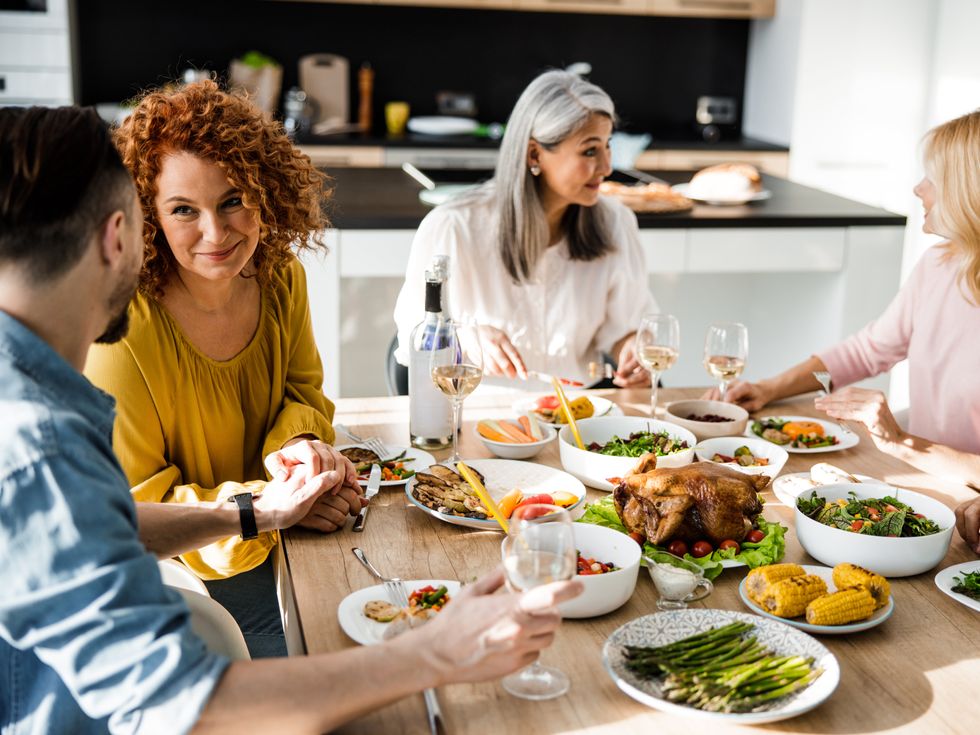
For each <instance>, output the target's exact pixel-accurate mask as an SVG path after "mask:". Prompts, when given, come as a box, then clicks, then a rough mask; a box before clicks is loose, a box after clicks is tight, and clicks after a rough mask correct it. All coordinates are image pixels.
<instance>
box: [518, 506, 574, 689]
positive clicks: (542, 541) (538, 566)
mask: <svg viewBox="0 0 980 735" xmlns="http://www.w3.org/2000/svg"><path fill="white" fill-rule="evenodd" d="M500 549H501V554H502V556H503V561H504V571H505V572H506V574H507V581H508V582H509V583H510V586H511V587H513V588H514V589H515V590H518V591H521V592H523V591H525V590H529V589H531V588H533V587H538V586H540V585H543V584H548V583H549V582H558V581H560V580H565V579H571V578H572V577H574V576H575V562H576V558H577V556H578V555H577V552H576V551H575V536H574V534H573V533H572V517H571V516H570V515H569V514H568V511H567V510H565V509H563V508H559V507H557V506H555V505H539V504H533V505H523V506H520V507H519V508H515V509H514V513H513V515H511V517H510V531H509V533H508V535H507V537H506V538H505V539H504V540H503V542H502V543H501V545H500ZM501 684H502V685H503V687H504V689H506V690H507V691H508V692H510V693H511V694H512V695H514V696H515V697H520V698H521V699H553V698H554V697H560V696H561V695H562V694H564V693H565V692H567V691H568V687H569V685H570V682H569V680H568V676H567V675H566V674H565V673H564V672H562V671H560V670H558V669H556V668H553V667H550V666H542V665H541V664H540V663H538V662H537V661H535V662H534V663H533V664H531V665H530V666H528V667H526V668H524V669H521V670H520V671H518V672H517V673H515V674H511V675H510V676H506V677H504V678H503V680H501Z"/></svg>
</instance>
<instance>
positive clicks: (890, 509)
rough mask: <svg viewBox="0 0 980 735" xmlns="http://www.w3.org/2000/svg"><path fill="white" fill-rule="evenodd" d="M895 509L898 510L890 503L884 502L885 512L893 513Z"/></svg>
mask: <svg viewBox="0 0 980 735" xmlns="http://www.w3.org/2000/svg"><path fill="white" fill-rule="evenodd" d="M896 511H898V508H896V507H895V506H894V505H892V504H891V503H886V504H885V512H886V513H895V512H896Z"/></svg>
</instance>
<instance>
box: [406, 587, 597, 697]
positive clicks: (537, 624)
mask: <svg viewBox="0 0 980 735" xmlns="http://www.w3.org/2000/svg"><path fill="white" fill-rule="evenodd" d="M503 583H504V575H503V571H502V570H501V569H500V568H498V569H497V570H496V571H494V572H493V573H491V574H489V575H487V576H486V577H483V578H482V579H480V580H479V581H477V582H476V583H475V584H472V585H469V586H467V587H464V588H463V590H462V591H461V592H460V593H459V594H458V595H456V596H455V597H454V598H453V600H452V602H450V603H449V605H447V606H446V607H445V608H444V609H443V611H442V612H440V613H439V614H438V615H437V616H436V617H435V618H434V619H433V620H431V621H429V622H428V623H426V624H425V625H423V626H422V627H421V628H418V629H416V630H414V631H411V632H410V633H406V634H405V637H406V638H407V637H409V636H412V637H413V639H414V640H413V648H414V649H415V650H418V651H425V652H426V659H427V661H428V663H429V664H430V665H432V666H434V667H435V669H436V671H435V672H434V673H435V677H436V679H437V680H438V681H439V682H440V683H443V684H446V683H449V682H471V681H484V680H487V679H496V678H499V677H501V676H504V675H505V674H509V673H511V672H512V671H517V670H518V669H521V668H523V667H525V666H527V665H528V664H530V663H533V662H534V661H535V660H536V659H537V657H538V654H539V653H540V651H541V650H542V649H544V648H547V647H548V646H550V645H551V642H552V640H553V639H554V636H555V631H556V630H557V629H558V626H559V625H560V624H561V615H560V614H559V613H558V609H557V605H558V604H559V603H561V602H564V601H565V600H570V599H572V598H573V597H576V596H578V595H579V594H581V592H582V589H583V587H582V583H581V582H579V581H578V580H572V581H568V582H555V583H553V584H548V585H544V586H542V587H535V588H534V589H532V590H529V591H528V592H525V593H523V594H521V593H515V592H505V591H498V590H500V588H501V587H502V586H503ZM494 593H497V594H494ZM419 641H421V644H420V643H418V642H419Z"/></svg>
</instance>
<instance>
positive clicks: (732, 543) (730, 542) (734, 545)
mask: <svg viewBox="0 0 980 735" xmlns="http://www.w3.org/2000/svg"><path fill="white" fill-rule="evenodd" d="M760 533H761V531H760ZM718 548H719V549H721V550H724V549H735V553H736V554H737V553H738V552H739V551H741V547H740V546H739V545H738V541H736V540H735V539H730V538H726V539H725V540H724V541H722V542H721V543H720V544H718Z"/></svg>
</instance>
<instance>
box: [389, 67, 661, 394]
mask: <svg viewBox="0 0 980 735" xmlns="http://www.w3.org/2000/svg"><path fill="white" fill-rule="evenodd" d="M615 117H616V113H615V110H614V107H613V103H612V100H610V99H609V96H608V95H607V94H606V93H605V92H603V91H602V90H601V89H600V88H599V87H597V86H596V85H594V84H591V83H590V82H588V81H586V80H584V79H582V78H581V77H579V76H577V75H575V74H570V73H568V72H562V71H552V72H546V73H545V74H542V75H541V76H539V77H537V78H536V79H535V80H534V81H532V82H531V84H530V85H529V86H528V87H527V89H525V90H524V92H523V93H522V94H521V96H520V99H518V101H517V104H516V105H515V107H514V111H513V112H512V113H511V116H510V119H509V120H508V122H507V131H506V133H505V134H504V138H503V141H502V142H501V147H500V158H499V160H498V164H497V169H496V172H495V175H494V178H493V179H492V180H491V181H489V182H488V183H487V184H485V185H483V186H482V187H479V188H478V189H476V190H475V191H474V192H472V193H469V194H467V195H464V196H460V197H458V198H457V199H455V200H454V201H452V202H449V203H447V204H444V205H442V206H440V207H437V208H436V209H434V210H433V211H432V212H431V213H430V214H429V215H428V216H427V217H426V218H425V219H424V220H423V221H422V224H421V225H420V226H419V229H418V232H417V233H416V235H415V240H414V242H413V243H412V250H411V255H410V256H409V263H408V269H407V272H406V275H405V284H404V285H403V286H402V290H401V293H400V294H399V296H398V302H397V304H396V306H395V321H396V323H397V324H398V351H397V352H396V357H397V359H398V361H399V362H401V363H402V364H407V363H408V345H409V335H410V334H411V330H412V327H414V326H415V324H417V323H418V322H419V321H420V320H421V319H422V315H423V305H424V302H425V299H424V291H423V288H424V277H423V274H424V272H425V270H426V268H427V267H428V265H429V263H430V261H431V259H432V256H433V255H441V254H444V255H449V256H450V268H451V272H450V277H449V293H448V302H449V305H450V309H451V311H452V312H453V313H455V314H458V315H459V314H466V315H468V316H470V317H472V318H474V319H476V321H477V322H478V323H479V324H480V325H481V332H482V337H483V341H484V358H485V359H484V362H485V366H486V371H487V373H488V374H490V375H498V376H506V377H508V378H521V379H524V378H526V377H527V372H528V371H529V370H537V371H542V372H547V373H552V374H555V375H561V376H565V377H571V378H578V379H579V380H583V381H585V380H588V377H589V363H591V362H594V361H595V360H596V355H597V354H598V353H599V351H603V352H607V353H609V354H611V355H612V356H613V357H614V358H617V359H618V369H617V371H616V376H615V378H614V381H615V383H616V384H617V385H620V386H641V385H649V380H650V379H649V374H648V373H647V371H646V370H644V369H643V368H642V367H641V366H640V365H639V363H638V361H637V359H636V355H635V353H634V348H633V335H634V331H635V329H636V327H637V325H638V324H639V322H640V318H641V317H642V316H643V314H644V313H647V312H650V311H653V310H655V304H654V301H653V297H652V296H651V295H650V292H649V288H648V285H647V273H646V263H645V260H644V257H643V252H642V250H641V248H640V242H639V231H638V229H637V223H636V216H635V215H634V214H633V213H632V212H631V211H630V210H629V209H627V208H626V207H625V206H623V205H622V204H620V203H619V202H618V201H614V200H612V199H608V198H606V197H601V196H600V195H599V184H601V183H602V181H603V179H605V177H606V176H608V175H609V173H610V172H611V170H612V169H611V166H610V158H609V138H610V136H611V135H612V131H613V124H614V122H615Z"/></svg>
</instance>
